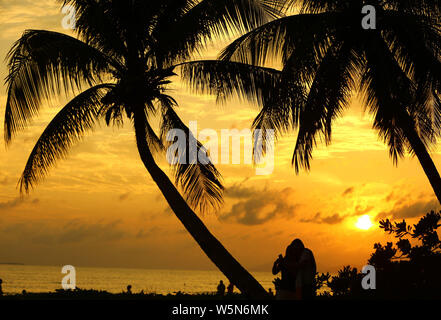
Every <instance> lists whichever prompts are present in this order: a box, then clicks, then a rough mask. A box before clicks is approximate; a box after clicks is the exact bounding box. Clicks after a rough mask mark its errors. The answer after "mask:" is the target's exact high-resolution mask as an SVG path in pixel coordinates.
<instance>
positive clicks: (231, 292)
mask: <svg viewBox="0 0 441 320" xmlns="http://www.w3.org/2000/svg"><path fill="white" fill-rule="evenodd" d="M233 291H234V284H232V283H231V282H230V284H229V285H228V287H227V294H233Z"/></svg>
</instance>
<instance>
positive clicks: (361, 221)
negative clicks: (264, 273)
mask: <svg viewBox="0 0 441 320" xmlns="http://www.w3.org/2000/svg"><path fill="white" fill-rule="evenodd" d="M372 225H373V224H372V221H371V217H369V216H368V215H367V214H366V215H364V216H361V217H360V218H358V220H357V223H356V224H355V226H356V227H357V228H358V229H362V230H369V229H370V228H371V227H372Z"/></svg>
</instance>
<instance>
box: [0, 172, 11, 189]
mask: <svg viewBox="0 0 441 320" xmlns="http://www.w3.org/2000/svg"><path fill="white" fill-rule="evenodd" d="M8 183H9V177H8V176H7V175H5V174H2V173H0V185H1V186H5V185H7V184H8Z"/></svg>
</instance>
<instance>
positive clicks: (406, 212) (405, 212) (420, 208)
mask: <svg viewBox="0 0 441 320" xmlns="http://www.w3.org/2000/svg"><path fill="white" fill-rule="evenodd" d="M439 207H440V204H439V202H438V200H437V199H432V200H429V201H427V200H421V201H417V202H414V203H410V204H409V203H407V204H403V205H401V201H399V202H397V203H396V204H395V206H394V208H393V209H392V210H390V211H387V212H386V211H383V212H381V213H379V214H378V215H377V219H384V218H391V219H406V218H417V217H421V216H423V215H425V214H426V213H428V212H430V211H431V210H437V209H439Z"/></svg>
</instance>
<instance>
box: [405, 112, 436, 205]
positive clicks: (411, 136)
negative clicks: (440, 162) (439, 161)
mask: <svg viewBox="0 0 441 320" xmlns="http://www.w3.org/2000/svg"><path fill="white" fill-rule="evenodd" d="M402 121H403V129H404V134H405V135H406V138H407V140H408V141H409V143H410V145H411V146H412V149H413V151H414V152H415V155H416V156H417V158H418V160H419V161H420V163H421V166H422V167H423V170H424V172H425V173H426V176H427V178H428V179H429V181H430V184H431V185H432V188H433V191H434V192H435V195H436V197H437V198H438V201H439V202H440V203H441V177H440V175H439V172H438V170H437V169H436V166H435V164H434V163H433V160H432V158H431V157H430V154H429V152H428V151H427V148H426V146H425V145H424V143H423V142H422V141H421V139H420V137H419V135H418V133H417V131H416V129H415V124H414V120H413V119H412V118H411V117H410V116H409V114H407V112H406V114H405V115H404V116H403V120H402Z"/></svg>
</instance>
